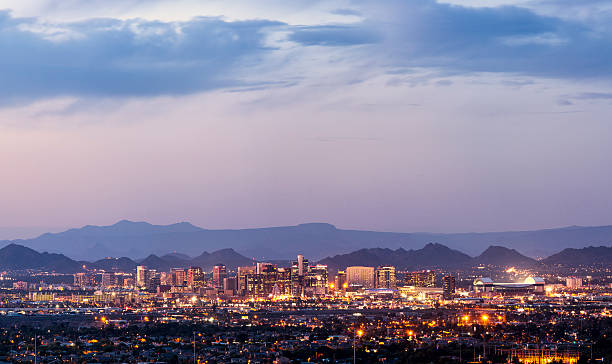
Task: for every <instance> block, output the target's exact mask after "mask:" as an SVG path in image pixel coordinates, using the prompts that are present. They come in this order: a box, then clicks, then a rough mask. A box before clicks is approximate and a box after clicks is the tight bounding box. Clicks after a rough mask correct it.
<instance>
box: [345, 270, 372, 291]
mask: <svg viewBox="0 0 612 364" xmlns="http://www.w3.org/2000/svg"><path fill="white" fill-rule="evenodd" d="M346 282H347V283H348V286H349V287H351V286H356V285H358V286H361V287H363V288H374V267H362V266H355V267H347V268H346Z"/></svg>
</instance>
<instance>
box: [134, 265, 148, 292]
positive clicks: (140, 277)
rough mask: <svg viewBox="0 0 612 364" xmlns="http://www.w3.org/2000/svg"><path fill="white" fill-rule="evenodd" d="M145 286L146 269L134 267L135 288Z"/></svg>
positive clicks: (140, 266) (142, 266)
mask: <svg viewBox="0 0 612 364" xmlns="http://www.w3.org/2000/svg"><path fill="white" fill-rule="evenodd" d="M146 284H147V267H145V266H144V265H139V266H137V267H136V286H137V287H144V286H146Z"/></svg>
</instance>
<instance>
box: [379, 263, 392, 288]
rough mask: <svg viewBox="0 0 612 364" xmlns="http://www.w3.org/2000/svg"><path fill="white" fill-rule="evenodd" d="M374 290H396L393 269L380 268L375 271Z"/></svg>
mask: <svg viewBox="0 0 612 364" xmlns="http://www.w3.org/2000/svg"><path fill="white" fill-rule="evenodd" d="M376 288H388V289H395V288H397V282H396V279H395V267H390V266H389V267H380V268H378V269H377V270H376Z"/></svg>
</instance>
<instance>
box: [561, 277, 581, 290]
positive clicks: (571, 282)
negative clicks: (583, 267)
mask: <svg viewBox="0 0 612 364" xmlns="http://www.w3.org/2000/svg"><path fill="white" fill-rule="evenodd" d="M565 286H566V287H567V288H569V289H578V288H582V278H578V277H567V278H566V279H565Z"/></svg>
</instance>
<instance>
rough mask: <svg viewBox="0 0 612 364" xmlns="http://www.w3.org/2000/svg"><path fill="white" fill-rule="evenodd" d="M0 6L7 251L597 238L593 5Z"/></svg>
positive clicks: (600, 39)
mask: <svg viewBox="0 0 612 364" xmlns="http://www.w3.org/2000/svg"><path fill="white" fill-rule="evenodd" d="M485 4H486V6H484V5H485ZM2 6H3V8H4V9H6V10H2V12H1V13H0V32H1V33H0V34H1V36H0V49H1V50H2V53H3V55H5V56H4V57H3V58H2V60H0V67H2V69H3V72H2V76H0V77H1V78H0V80H1V81H2V82H0V95H1V96H2V102H1V103H0V165H2V166H3V169H4V170H5V171H7V173H8V175H5V177H4V178H3V180H2V182H1V186H2V188H1V189H0V201H2V205H3V206H9V207H10V208H3V209H0V221H1V223H0V225H2V226H3V227H4V228H3V229H0V233H1V234H4V236H5V237H13V236H18V235H19V234H21V235H20V236H23V234H28V231H30V232H42V231H41V230H40V229H36V227H45V229H51V230H55V231H56V230H58V229H64V228H69V227H78V226H84V225H88V224H94V225H106V224H112V223H114V222H116V221H118V220H120V219H130V220H135V221H148V222H151V223H157V224H168V223H174V222H177V221H190V222H192V223H194V224H195V225H198V226H203V227H206V228H212V229H214V228H249V227H266V226H284V225H295V224H299V223H304V222H329V223H332V224H334V225H336V226H339V227H342V228H354V229H366V230H378V231H434V232H464V231H506V230H529V229H539V228H552V227H562V226H570V225H582V226H597V225H608V224H610V223H612V207H611V206H612V196H611V195H610V194H609V193H607V192H608V186H609V185H610V182H611V181H612V173H611V172H610V169H609V168H608V166H609V164H610V158H609V156H610V155H612V150H611V148H612V147H611V146H610V143H608V140H609V139H610V137H611V136H612V135H611V132H612V129H611V128H610V127H609V121H608V119H609V118H608V117H607V116H608V115H609V113H610V111H611V107H612V105H611V103H610V100H612V96H611V95H612V88H611V86H610V79H611V75H612V66H610V62H609V58H610V54H609V51H608V49H612V44H611V43H612V42H611V40H610V39H611V37H610V33H611V29H610V27H609V24H610V21H609V20H610V11H609V10H610V9H609V8H610V5H609V4H607V3H606V2H602V1H586V2H580V3H574V2H572V3H569V2H565V1H564V2H550V1H520V2H507V1H495V2H482V1H461V0H453V1H446V2H445V1H439V2H435V1H431V0H419V1H411V2H402V1H390V2H378V1H326V2H322V1H307V2H306V1H293V2H278V1H272V0H270V1H261V2H258V4H257V6H254V5H253V4H250V3H249V2H248V1H237V2H235V3H232V4H227V3H225V2H219V1H208V2H196V1H187V0H185V1H180V2H178V3H177V2H172V3H170V2H164V1H150V2H142V1H104V2H94V3H90V2H88V3H87V6H84V3H83V2H81V1H77V0H75V1H69V2H65V1H53V0H47V1H12V0H10V1H5V2H3V5H2ZM18 227H22V228H23V229H26V232H25V233H24V232H23V230H19V229H16V228H18ZM3 231H4V233H2V232H3ZM20 231H21V232H20ZM30 234H31V233H30Z"/></svg>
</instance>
